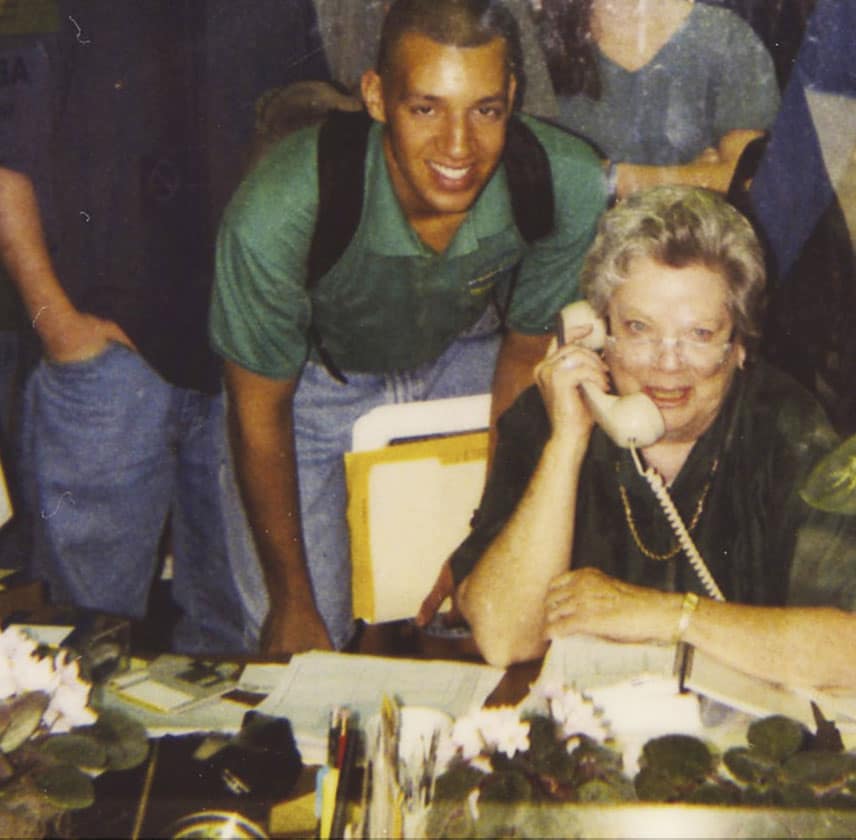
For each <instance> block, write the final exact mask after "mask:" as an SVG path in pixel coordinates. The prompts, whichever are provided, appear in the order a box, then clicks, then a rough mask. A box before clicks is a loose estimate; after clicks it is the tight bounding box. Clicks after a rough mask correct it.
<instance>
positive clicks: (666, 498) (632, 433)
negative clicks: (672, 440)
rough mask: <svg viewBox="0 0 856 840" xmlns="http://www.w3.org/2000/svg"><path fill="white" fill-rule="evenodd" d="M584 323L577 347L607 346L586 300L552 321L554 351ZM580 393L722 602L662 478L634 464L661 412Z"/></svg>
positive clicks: (659, 432) (658, 431)
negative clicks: (626, 454) (568, 333)
mask: <svg viewBox="0 0 856 840" xmlns="http://www.w3.org/2000/svg"><path fill="white" fill-rule="evenodd" d="M588 324H591V325H592V327H593V329H592V331H591V332H590V333H589V334H588V335H587V336H586V337H585V338H583V339H581V340H580V342H579V343H580V344H581V345H582V346H583V347H587V348H588V349H589V350H600V349H601V348H602V347H603V345H604V342H605V341H606V325H605V324H604V322H603V320H602V319H601V318H599V317H598V316H597V315H596V313H595V311H594V309H592V307H591V305H590V304H589V303H588V301H585V300H580V301H577V302H576V303H571V304H568V305H567V306H566V307H565V308H564V309H562V311H561V312H560V313H559V314H558V316H557V318H556V340H557V342H558V344H559V346H561V345H563V344H564V343H565V332H566V330H567V329H569V328H571V327H581V326H586V325H588ZM580 390H581V391H582V393H583V396H584V398H585V401H586V404H587V405H588V407H589V410H590V411H591V413H592V415H593V417H594V420H595V422H596V423H597V424H598V426H600V427H601V428H602V429H603V430H604V431H605V432H606V433H607V434H608V435H609V437H610V438H612V440H613V441H614V442H615V443H616V444H617V445H618V446H621V447H624V448H625V449H629V450H630V454H631V456H632V458H633V463H634V464H635V465H636V469H637V470H638V472H639V474H640V475H641V476H642V477H643V478H644V479H645V480H646V481H647V482H648V484H649V485H650V487H651V490H652V491H653V492H654V495H655V496H656V497H657V500H658V501H659V503H660V506H661V507H662V508H663V512H664V513H665V514H666V517H667V519H668V520H669V524H670V525H671V527H672V530H673V531H674V532H675V536H676V537H677V539H678V542H679V543H680V545H681V548H682V549H683V550H684V553H685V554H686V555H687V559H688V560H689V561H690V564H691V565H692V567H693V568H694V569H695V571H696V573H697V574H698V576H699V578H700V580H701V582H702V585H703V586H704V588H705V591H706V592H707V593H708V595H710V597H711V598H713V599H714V600H716V601H724V600H725V596H724V595H723V594H722V591H721V590H720V588H719V587H718V586H717V584H716V581H715V580H714V578H713V575H711V573H710V570H709V569H708V568H707V565H706V564H705V562H704V560H703V559H702V556H701V554H699V551H698V549H697V548H696V546H695V543H694V542H693V539H692V537H691V536H690V533H689V531H688V530H687V528H686V526H685V525H684V522H683V520H682V519H681V516H680V514H679V513H678V510H677V508H676V507H675V504H674V502H673V501H672V498H671V496H670V495H669V491H668V489H667V488H666V485H665V482H664V481H663V479H662V477H661V476H660V474H659V473H658V472H657V471H656V470H655V469H654V468H653V467H648V468H647V469H644V468H643V466H642V463H641V461H640V460H639V454H638V453H637V451H636V450H637V448H640V447H641V448H644V447H646V446H651V444H653V443H656V442H657V441H658V440H659V439H660V438H661V437H662V436H663V434H664V433H665V431H666V427H665V423H664V422H663V415H662V414H660V410H659V409H658V408H657V406H656V405H654V402H653V401H652V400H651V399H650V398H649V397H647V396H646V395H645V394H642V393H636V394H630V395H629V396H626V397H619V396H616V395H615V394H606V393H604V392H603V391H601V390H600V389H599V388H596V387H595V386H594V385H591V384H589V383H586V382H584V383H582V384H581V385H580Z"/></svg>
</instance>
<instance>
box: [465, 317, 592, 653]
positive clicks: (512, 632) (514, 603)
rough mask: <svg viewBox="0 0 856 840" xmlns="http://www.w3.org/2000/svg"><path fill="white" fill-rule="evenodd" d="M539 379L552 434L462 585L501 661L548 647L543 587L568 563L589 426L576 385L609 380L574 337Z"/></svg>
mask: <svg viewBox="0 0 856 840" xmlns="http://www.w3.org/2000/svg"><path fill="white" fill-rule="evenodd" d="M589 329H590V328H589V327H583V328H578V329H577V330H576V331H569V338H570V339H571V340H572V341H573V340H574V339H575V338H582V337H583V336H584V335H585V334H587V332H588V331H589ZM535 380H536V382H537V383H538V386H539V388H540V390H541V394H542V397H543V399H544V403H545V406H546V409H547V413H548V416H549V418H550V424H551V429H552V432H551V435H550V438H549V440H548V441H547V444H546V445H545V447H544V450H543V452H542V454H541V458H540V461H539V463H538V466H537V467H536V469H535V472H534V474H533V476H532V479H531V480H530V482H529V485H528V487H527V489H526V491H525V493H524V495H523V497H522V499H521V501H520V503H519V504H518V506H517V508H516V509H515V511H514V513H513V514H512V516H511V518H510V519H509V520H508V522H507V524H506V525H505V527H504V528H503V529H502V531H500V533H499V535H498V536H497V537H496V538H495V539H494V540H493V542H492V543H491V544H490V546H489V547H488V549H487V550H486V551H485V553H484V554H483V555H482V557H481V558H480V560H479V562H478V563H477V564H476V567H475V568H474V569H473V571H472V573H471V574H470V575H469V577H467V578H466V579H465V580H464V581H463V582H462V583H461V585H460V587H459V589H458V592H457V603H458V605H459V607H460V609H461V612H462V613H463V615H464V617H465V618H466V619H467V621H468V622H469V624H470V626H471V627H472V630H473V635H474V637H475V639H476V642H477V644H478V646H479V649H480V650H481V652H482V654H483V656H484V657H485V659H486V660H487V661H488V662H491V663H493V664H496V665H500V666H505V665H507V664H509V663H510V662H514V661H519V660H524V659H531V658H534V657H537V656H539V655H541V654H542V653H543V652H544V649H545V647H546V637H545V635H544V618H545V603H546V601H545V595H546V592H547V587H548V585H549V584H550V581H551V580H552V579H553V578H554V577H555V576H556V575H557V574H559V573H560V572H562V571H564V570H565V569H567V568H568V565H569V560H570V556H571V546H572V545H573V533H574V511H575V508H576V498H577V483H578V479H579V472H580V467H581V465H582V461H583V458H584V456H585V452H586V448H587V446H588V440H589V436H590V434H591V423H592V421H591V416H590V415H589V412H588V409H587V408H586V407H585V404H584V403H583V401H582V400H581V399H580V396H579V393H578V387H577V386H578V385H579V384H580V382H583V381H588V382H592V383H594V384H595V385H596V386H597V387H600V388H603V389H605V388H606V386H607V382H606V370H605V366H604V364H603V362H602V361H601V359H600V357H599V356H597V354H595V353H593V352H592V351H590V350H585V349H583V348H581V347H579V346H577V345H574V344H570V345H567V346H565V347H563V348H559V349H558V350H552V351H551V352H548V354H547V356H546V357H545V359H544V361H543V362H542V363H541V364H540V365H538V366H537V368H536V370H535Z"/></svg>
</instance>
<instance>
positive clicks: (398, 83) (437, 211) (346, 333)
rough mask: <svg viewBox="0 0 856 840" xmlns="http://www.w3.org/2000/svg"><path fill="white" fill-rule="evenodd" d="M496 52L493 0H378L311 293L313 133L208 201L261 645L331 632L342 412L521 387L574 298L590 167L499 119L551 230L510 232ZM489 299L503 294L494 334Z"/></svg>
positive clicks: (579, 146) (214, 314)
mask: <svg viewBox="0 0 856 840" xmlns="http://www.w3.org/2000/svg"><path fill="white" fill-rule="evenodd" d="M517 55H519V46H518V45H517V26H516V22H515V19H514V17H513V16H512V15H511V14H510V12H509V11H508V9H506V8H505V7H504V6H503V5H502V4H501V3H497V2H489V0H399V2H397V3H394V4H393V6H392V8H391V10H390V11H389V13H388V15H387V17H386V19H385V22H384V27H383V33H382V36H381V46H380V50H379V57H378V61H377V69H376V70H370V71H368V72H366V73H365V74H364V75H363V78H362V94H363V98H364V100H365V102H366V106H367V109H368V112H369V114H370V115H371V117H372V118H373V119H374V121H375V122H374V124H373V125H372V126H371V128H370V130H369V134H368V145H367V150H366V153H365V186H364V189H365V195H364V197H363V201H362V214H361V216H360V219H359V226H358V227H357V229H356V230H355V231H354V234H353V237H352V239H351V240H350V243H349V244H348V246H347V248H346V250H345V251H344V253H342V254H341V256H340V258H339V259H338V261H337V262H336V264H335V265H334V266H333V267H332V268H331V269H330V270H329V271H327V273H326V274H324V276H322V277H321V278H320V280H319V282H317V283H316V284H315V285H314V286H313V288H312V289H311V290H308V289H307V276H308V260H307V255H308V253H309V250H310V242H311V240H312V238H313V233H314V225H315V218H316V212H317V209H318V204H319V199H318V178H317V160H318V154H317V147H318V130H317V129H315V128H309V129H306V130H304V131H298V132H296V133H294V134H291V135H289V136H288V137H286V138H285V139H284V140H283V142H282V143H281V144H280V145H278V146H277V147H276V148H274V149H273V150H272V151H270V152H269V153H268V154H267V155H266V156H265V158H264V159H263V160H262V161H261V162H260V163H259V164H258V165H257V166H256V167H255V169H254V170H253V171H252V172H251V173H250V175H249V177H248V178H247V179H246V180H245V181H244V183H243V184H242V186H241V188H240V189H239V191H238V192H237V193H236V195H235V196H234V198H233V200H232V202H231V204H230V206H229V208H228V209H227V212H226V214H225V216H224V219H223V224H222V226H221V230H220V236H219V241H218V252H217V276H216V280H215V287H214V296H213V300H212V307H211V318H210V326H211V337H212V342H213V345H214V347H215V349H216V350H217V352H218V353H220V354H221V355H222V356H223V357H224V358H225V360H226V363H225V381H226V387H227V394H228V398H229V424H230V432H231V441H232V448H233V453H234V457H235V463H236V468H237V472H238V476H239V479H240V482H241V489H242V493H243V498H244V501H245V505H246V509H247V514H248V519H249V522H250V525H251V527H252V531H253V535H254V537H255V541H256V545H257V548H258V553H259V557H260V562H261V567H260V568H258V569H257V576H256V578H255V582H254V581H253V580H246V581H245V583H244V584H243V585H242V589H244V590H253V589H255V590H259V589H262V590H264V591H265V593H266V595H267V598H266V599H265V603H264V611H263V612H262V613H261V614H260V615H259V614H257V615H256V616H255V620H256V622H257V624H262V620H263V619H264V623H263V627H261V631H260V632H261V633H262V644H263V647H264V649H265V650H266V651H268V652H271V653H282V652H294V651H299V650H305V649H309V648H317V647H329V646H331V645H333V646H335V647H342V646H344V645H345V644H346V643H347V642H348V640H349V638H350V636H351V634H352V630H353V622H352V617H351V587H350V554H349V543H348V533H347V523H346V519H345V507H346V491H345V483H344V468H343V458H342V456H343V453H344V452H345V451H346V450H347V449H348V448H349V446H350V435H351V428H352V425H353V423H354V421H355V420H356V419H357V418H358V417H360V416H361V415H362V414H364V413H365V412H366V411H368V410H370V409H372V408H374V407H376V406H378V405H382V404H384V403H388V402H412V401H416V400H422V399H430V398H439V397H450V396H460V395H463V394H474V393H484V392H486V391H491V390H492V393H493V411H494V412H495V413H498V412H500V411H502V410H503V409H504V408H505V407H506V406H507V405H508V404H510V402H511V401H512V400H513V398H514V397H515V396H516V395H517V393H518V392H519V391H520V390H521V389H522V388H524V387H525V386H526V385H528V384H529V382H530V381H531V371H532V367H533V365H534V363H535V361H537V359H538V358H540V357H541V355H543V352H544V349H545V347H546V344H547V341H548V330H549V326H550V324H551V323H552V318H553V315H554V313H555V312H556V311H558V309H559V308H561V306H563V305H564V304H565V303H567V302H568V301H570V300H573V299H574V298H575V296H576V294H577V282H576V278H577V271H578V268H579V265H580V261H581V259H582V254H583V253H584V251H585V249H586V247H587V245H588V243H589V242H590V240H591V237H592V235H593V233H594V227H595V224H596V219H597V218H598V216H599V215H600V213H601V212H602V210H603V207H604V203H605V184H604V180H603V173H602V170H601V167H600V163H599V161H598V159H597V157H596V156H595V154H594V153H593V151H592V150H591V149H590V148H589V147H588V146H587V145H586V144H584V143H582V142H581V141H579V140H577V139H575V138H572V137H570V136H568V135H567V134H566V133H565V132H563V131H561V130H560V129H557V128H555V127H552V126H548V125H546V124H542V123H539V122H538V121H536V120H532V119H524V118H520V120H521V126H519V127H518V128H517V130H520V128H521V127H522V128H525V130H527V131H528V132H531V135H532V138H531V139H532V142H533V144H534V145H533V148H535V147H540V150H541V151H542V152H543V154H544V155H546V157H547V160H548V161H549V173H550V174H549V175H548V176H547V177H548V178H549V180H548V181H547V182H546V183H544V184H543V185H541V186H540V187H539V189H540V190H542V191H543V196H539V201H542V202H546V201H548V200H549V195H547V192H548V191H549V192H551V193H552V196H553V201H554V204H555V213H554V214H553V218H552V221H551V225H550V230H549V231H547V232H545V235H544V236H543V237H540V238H538V239H536V240H535V241H534V242H532V244H529V245H527V243H526V242H525V241H524V239H523V237H522V236H521V233H520V231H519V229H518V226H517V224H516V223H515V221H514V215H513V212H512V210H513V207H512V198H513V196H512V195H511V194H510V191H509V187H508V181H507V178H506V177H505V176H506V172H507V166H506V165H505V164H504V163H501V160H502V156H503V153H504V151H505V147H506V138H507V135H508V132H509V121H510V119H511V118H512V111H513V103H514V101H515V92H516V84H517V66H516V64H515V62H514V56H517ZM515 119H517V118H515ZM536 151H537V149H536ZM503 170H505V171H503ZM542 206H543V204H542ZM512 277H516V281H515V286H514V291H513V295H511V297H510V298H509V295H508V291H509V285H510V283H511V281H512ZM494 294H496V295H497V299H498V300H499V301H500V302H503V301H504V302H506V303H505V304H504V310H505V324H506V327H507V329H506V330H505V331H504V332H503V333H502V335H501V336H500V332H499V330H498V324H499V319H498V318H497V315H496V308H495V306H494V305H493V304H492V303H491V299H492V297H493V295H494ZM509 300H510V302H509ZM310 324H311V325H312V326H313V328H314V331H317V334H320V336H321V339H323V343H324V345H325V347H326V350H327V355H328V358H329V359H331V360H332V362H334V363H335V364H336V366H337V367H338V368H339V369H340V370H339V372H340V373H341V374H343V378H344V379H345V380H346V381H345V382H344V383H343V382H342V381H341V380H340V379H337V378H336V377H335V375H334V373H333V372H332V371H331V370H330V369H329V364H327V365H325V364H324V363H323V361H322V358H321V357H320V354H319V352H318V344H319V342H318V341H317V340H312V341H310V338H309V331H310ZM298 487H299V495H298ZM262 575H263V576H262Z"/></svg>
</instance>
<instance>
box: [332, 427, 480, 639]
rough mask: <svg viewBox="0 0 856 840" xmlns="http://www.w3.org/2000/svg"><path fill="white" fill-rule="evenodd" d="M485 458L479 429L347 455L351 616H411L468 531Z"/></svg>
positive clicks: (384, 618)
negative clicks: (351, 574)
mask: <svg viewBox="0 0 856 840" xmlns="http://www.w3.org/2000/svg"><path fill="white" fill-rule="evenodd" d="M486 457H487V432H485V431H479V432H471V433H468V434H456V435H450V436H446V437H437V438H429V439H427V440H419V441H415V442H408V443H399V444H394V445H391V446H385V447H383V448H381V449H374V450H370V451H366V452H349V453H347V454H346V455H345V473H346V478H347V486H348V526H349V528H350V534H351V558H352V564H353V577H352V593H353V607H354V615H355V617H357V618H363V619H365V620H366V621H368V622H380V621H394V620H397V619H401V618H409V617H411V616H413V615H415V614H416V612H417V610H418V609H419V606H420V604H421V603H422V599H423V598H424V597H425V596H426V595H427V594H428V592H429V590H430V589H431V586H432V585H433V584H434V581H435V579H436V577H437V573H438V572H439V570H440V567H441V566H442V565H443V562H444V561H445V560H446V558H447V557H448V556H449V554H451V552H452V551H453V550H454V549H455V548H456V547H457V546H458V545H459V544H460V542H461V541H462V540H463V539H464V537H466V535H467V534H468V533H469V523H470V519H471V517H472V514H473V511H474V510H475V508H476V506H477V505H478V502H479V499H480V497H481V492H482V488H483V485H484V477H485V459H486Z"/></svg>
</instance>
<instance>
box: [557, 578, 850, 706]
mask: <svg viewBox="0 0 856 840" xmlns="http://www.w3.org/2000/svg"><path fill="white" fill-rule="evenodd" d="M683 598H684V596H683V595H682V594H680V593H668V592H660V591H658V590H655V589H648V588H645V587H640V586H634V585H632V584H629V583H624V582H623V581H620V580H616V579H615V578H612V577H609V576H608V575H606V574H604V573H603V572H600V571H598V570H596V569H590V568H586V569H578V570H576V571H571V572H566V573H564V574H561V575H559V576H558V577H557V578H556V579H555V580H554V581H553V582H552V583H551V584H550V586H549V587H548V591H547V619H546V635H547V637H548V638H558V637H561V636H567V635H571V634H575V633H585V634H587V635H593V636H599V637H601V638H604V639H610V640H612V641H617V642H654V643H662V644H669V643H671V642H674V641H676V640H677V632H678V624H679V622H680V619H681V614H682V603H683ZM682 640H683V641H686V642H688V643H690V644H692V645H693V646H695V647H697V648H698V649H699V650H701V651H704V652H705V653H706V654H709V655H710V656H712V657H714V658H716V659H718V660H719V661H721V662H723V663H725V664H726V665H729V666H731V667H732V668H736V669H737V670H739V671H743V672H744V673H747V674H751V675H753V676H756V677H760V678H762V679H766V680H771V681H775V682H780V683H783V684H785V685H788V686H793V687H799V688H806V689H823V690H830V691H835V690H851V691H852V690H856V670H854V669H853V664H852V662H851V661H850V657H849V655H848V653H847V652H848V651H850V650H853V649H854V648H853V646H854V645H856V615H854V614H852V613H849V612H846V611H844V610H841V609H836V608H833V607H755V606H747V605H745V604H734V603H726V602H722V601H713V600H711V599H708V598H700V599H699V603H698V606H697V607H696V609H695V610H694V611H693V612H692V613H691V615H690V620H689V624H688V625H687V627H686V629H685V631H684V632H683V634H682Z"/></svg>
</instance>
